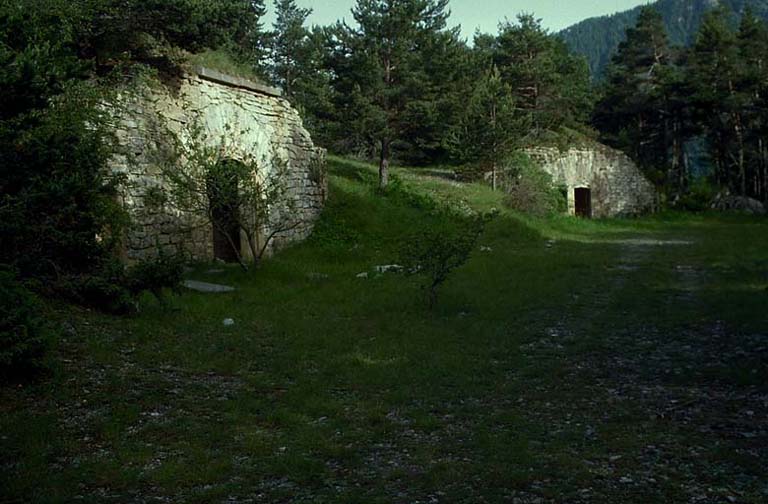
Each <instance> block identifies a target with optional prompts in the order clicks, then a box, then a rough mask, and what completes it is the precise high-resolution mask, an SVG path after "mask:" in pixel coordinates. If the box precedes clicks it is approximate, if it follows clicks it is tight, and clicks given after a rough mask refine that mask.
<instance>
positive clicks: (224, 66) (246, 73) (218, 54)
mask: <svg viewBox="0 0 768 504" xmlns="http://www.w3.org/2000/svg"><path fill="white" fill-rule="evenodd" d="M187 64H188V65H192V66H202V67H205V68H210V69H212V70H217V71H219V72H222V73H225V74H227V75H231V76H233V77H242V78H245V79H250V80H252V81H255V82H261V81H262V78H261V76H260V75H259V74H258V73H256V71H255V70H254V68H253V67H252V66H250V65H246V64H243V63H240V62H238V61H235V59H234V58H233V57H232V56H231V55H230V54H229V53H227V52H226V51H224V50H221V49H219V50H212V49H207V50H205V51H203V52H201V53H197V54H190V55H189V56H188V57H187Z"/></svg>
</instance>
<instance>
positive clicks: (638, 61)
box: [593, 7, 682, 184]
mask: <svg viewBox="0 0 768 504" xmlns="http://www.w3.org/2000/svg"><path fill="white" fill-rule="evenodd" d="M671 64H672V57H671V50H670V48H669V44H668V41H667V34H666V31H665V29H664V24H663V21H662V18H661V15H660V14H659V13H658V12H656V11H655V10H654V9H653V8H650V7H647V8H645V9H643V10H642V11H641V12H640V15H639V17H638V20H637V25H635V26H634V27H633V28H630V29H628V30H627V37H626V40H625V41H624V42H623V43H622V44H621V45H620V46H619V50H618V53H617V54H616V56H614V58H613V61H612V63H611V66H610V67H609V69H608V81H607V83H606V85H605V90H604V94H603V98H602V99H601V100H600V101H599V102H598V104H597V106H596V108H595V114H594V118H593V121H594V124H595V125H596V126H597V128H598V130H600V131H601V133H602V139H603V141H605V142H606V143H608V144H610V145H612V146H614V147H617V148H619V149H622V150H624V151H625V152H627V153H628V154H629V155H630V156H631V157H632V158H633V159H634V160H635V161H637V162H638V163H640V164H641V166H643V168H644V169H645V170H646V172H647V173H648V174H649V175H652V178H653V179H654V180H655V181H656V183H657V184H661V183H663V181H664V180H665V179H666V174H665V171H666V167H667V164H668V160H669V150H670V145H669V142H670V134H669V131H670V119H671V118H672V119H673V118H674V113H673V112H672V111H671V110H668V106H669V105H671V103H670V100H668V99H667V98H670V97H667V96H666V95H665V93H666V88H665V81H669V82H672V80H673V78H674V72H672V69H671ZM672 122H674V120H673V121H672ZM671 128H672V130H673V131H674V130H675V128H677V126H672V127H671ZM672 136H674V134H673V135H672ZM672 142H673V143H674V142H677V143H678V144H680V142H681V139H679V138H677V139H674V140H672ZM673 150H675V151H676V152H675V153H674V154H673V157H674V159H675V161H674V163H673V164H676V163H678V161H679V160H680V157H681V156H682V148H681V145H677V147H675V148H673Z"/></svg>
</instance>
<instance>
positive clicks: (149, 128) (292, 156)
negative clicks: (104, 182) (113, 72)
mask: <svg viewBox="0 0 768 504" xmlns="http://www.w3.org/2000/svg"><path fill="white" fill-rule="evenodd" d="M114 110H116V111H119V112H116V116H117V117H116V135H117V138H118V141H119V144H120V146H121V149H120V152H121V153H120V154H119V155H117V156H115V157H114V158H113V161H112V164H111V168H112V170H113V171H114V172H115V173H120V174H122V175H123V176H124V177H125V183H124V184H123V188H122V189H123V190H122V198H123V203H124V205H125V208H126V209H127V210H128V211H129V213H130V214H131V217H132V220H133V225H132V227H131V229H130V230H129V232H128V233H127V236H126V240H125V253H126V256H127V257H126V258H127V259H128V260H129V261H133V260H140V259H144V258H149V257H153V256H156V255H157V254H158V251H160V250H163V251H164V252H166V253H177V252H183V253H185V254H186V255H187V256H188V257H190V258H191V259H193V260H211V259H213V258H214V247H213V230H212V226H211V225H210V224H206V223H205V222H204V221H202V220H200V219H199V218H197V219H195V218H193V217H191V216H190V215H189V214H182V213H181V212H179V211H177V210H174V209H173V208H169V206H168V205H165V204H162V200H161V201H160V202H158V201H156V200H157V199H158V198H157V197H156V195H157V194H158V193H160V194H162V190H163V188H164V187H165V186H166V181H165V180H164V178H163V176H162V169H161V168H160V166H158V164H159V163H158V152H162V149H163V147H162V146H163V145H166V144H167V141H168V138H167V137H169V136H172V137H174V138H176V139H178V140H179V141H182V142H185V141H187V142H189V141H193V140H192V136H193V135H194V134H195V133H193V131H197V130H202V136H201V137H200V138H203V139H204V140H203V141H204V142H205V143H208V144H209V145H210V146H212V147H216V146H218V148H221V146H222V145H226V152H225V153H222V157H225V158H227V159H232V160H235V161H245V160H255V161H256V162H257V164H258V166H259V167H265V168H266V169H267V170H271V169H274V167H275V166H277V165H278V163H280V164H282V166H285V167H286V171H287V178H288V180H287V181H286V185H287V197H289V198H291V199H292V200H293V201H294V208H295V212H297V213H298V214H299V216H300V220H301V221H302V224H301V225H300V226H299V227H297V228H294V229H292V230H291V231H287V232H285V233H283V234H281V235H278V236H277V237H276V238H275V240H274V242H273V246H272V248H280V247H282V246H284V245H286V244H288V243H291V242H295V241H298V240H302V239H304V238H306V237H307V236H308V235H309V234H310V233H311V231H312V225H313V222H314V220H315V219H316V218H317V217H318V215H319V214H320V212H321V210H322V207H323V204H324V202H325V198H326V194H327V180H326V175H325V151H324V150H323V149H320V148H317V147H315V146H314V144H313V143H312V139H311V138H310V136H309V133H308V132H307V131H306V130H305V129H304V127H303V124H302V121H301V117H300V116H299V114H298V112H297V111H296V110H295V109H293V108H292V107H291V105H290V104H289V103H288V101H287V100H285V99H283V98H281V97H280V92H279V90H275V89H271V88H268V87H266V86H262V85H259V84H256V83H252V82H250V81H246V80H243V79H238V78H234V77H230V76H226V75H223V74H220V73H218V72H215V71H212V70H208V69H203V68H200V69H196V70H195V71H194V72H191V73H190V74H188V75H186V76H185V77H184V78H183V79H182V80H181V82H180V83H178V86H175V87H168V86H165V85H162V84H160V83H157V82H154V83H153V82H149V83H147V84H146V85H143V86H141V89H134V90H131V92H130V93H125V94H123V95H122V96H121V97H120V98H119V100H118V103H117V104H116V106H115V107H114ZM196 141H199V139H198V140H196ZM158 190H159V191H158ZM242 242H243V244H244V245H243V246H244V250H243V253H244V254H245V255H247V250H246V249H247V247H246V246H245V240H242Z"/></svg>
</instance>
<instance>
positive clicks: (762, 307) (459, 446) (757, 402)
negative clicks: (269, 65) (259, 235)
mask: <svg viewBox="0 0 768 504" xmlns="http://www.w3.org/2000/svg"><path fill="white" fill-rule="evenodd" d="M330 165H331V186H330V189H331V193H330V194H331V197H330V200H329V202H328V207H327V210H326V211H325V213H324V215H323V217H322V220H321V222H320V223H319V224H318V227H317V231H316V233H315V235H314V236H313V237H312V238H311V239H310V240H308V241H307V242H306V243H304V244H301V245H297V246H295V247H293V248H291V249H289V250H287V251H285V252H284V253H281V254H280V255H278V256H277V257H274V258H273V259H271V260H269V261H267V262H266V263H265V264H264V265H263V267H262V268H261V269H259V270H257V271H253V272H250V273H248V274H243V273H242V272H241V271H239V270H237V269H233V268H229V267H221V266H216V265H213V266H212V265H199V266H198V267H197V269H196V270H195V271H194V272H191V273H190V277H191V278H194V279H198V280H207V281H213V282H219V283H227V284H231V285H234V286H236V287H237V291H236V292H235V293H232V294H223V295H204V294H197V293H192V292H186V293H184V294H183V295H181V296H178V297H174V298H173V299H172V301H171V306H170V307H163V306H161V305H159V304H158V303H157V302H155V301H154V300H153V299H151V298H147V299H144V300H143V303H142V310H141V314H140V315H138V316H136V317H133V318H128V319H122V318H112V317H106V316H101V315H97V314H94V313H91V312H85V311H75V310H74V309H73V308H71V307H63V306H62V307H53V308H51V312H50V313H49V314H48V316H49V318H50V320H52V321H53V322H54V323H55V324H57V325H59V326H60V327H62V328H63V330H64V333H65V334H66V338H65V339H64V341H62V344H61V348H60V350H59V351H60V358H61V362H62V364H61V368H60V369H59V370H58V371H57V372H56V373H55V376H54V377H53V378H52V379H51V380H50V381H48V382H45V383H41V384H38V385H30V386H24V387H18V388H13V389H0V489H1V491H0V496H1V497H0V502H71V501H74V500H82V501H85V502H349V503H352V502H381V503H385V502H386V503H388V502H467V503H470V502H473V503H474V502H510V501H513V499H517V500H516V501H515V502H565V501H567V502H606V503H608V502H612V503H615V502H643V503H647V502H689V501H691V500H692V499H696V500H697V502H713V503H714V502H724V501H726V500H727V499H731V498H733V499H736V501H737V502H753V503H757V502H764V499H765V495H766V492H768V487H767V486H766V482H765V472H764V470H765V467H766V466H768V452H766V450H765V446H766V442H768V420H766V419H768V405H767V404H766V403H765V400H764V398H765V394H766V392H767V391H766V385H765V384H766V379H768V350H766V334H767V333H768V321H766V319H765V313H768V294H767V293H766V291H765V289H766V286H768V278H766V276H765V275H766V274H767V273H768V256H766V252H765V251H766V250H768V223H767V222H766V221H765V220H764V219H763V220H757V219H748V218H743V217H722V216H720V217H710V216H676V215H666V216H661V217H656V218H647V219H641V220H626V221H582V220H575V219H571V218H566V217H560V218H552V219H527V218H523V217H521V216H519V215H515V214H513V213H510V212H508V211H504V210H503V209H502V205H501V201H500V196H499V194H496V193H493V192H491V191H490V190H488V189H487V188H485V187H483V186H479V185H459V184H456V183H454V182H451V181H449V180H445V179H441V178H438V177H429V176H425V174H424V173H425V172H423V171H415V170H408V169H395V170H394V172H395V175H396V176H397V177H398V178H399V180H400V181H401V183H399V184H398V183H396V184H395V186H396V188H395V189H394V190H392V191H390V192H389V193H388V194H387V195H384V196H382V195H377V194H376V190H375V186H376V183H375V182H376V178H375V177H376V176H375V171H374V169H373V168H372V167H370V166H368V165H364V164H360V163H355V162H350V161H346V160H343V159H332V160H331V163H330ZM445 199H451V200H454V201H456V200H463V201H464V202H465V203H466V205H468V206H471V207H473V208H476V209H479V210H490V209H492V208H497V209H502V212H501V215H500V216H499V218H497V219H496V220H495V221H494V222H493V223H492V224H491V225H490V226H489V227H488V229H487V230H486V233H485V235H484V236H483V237H482V238H481V244H480V245H482V247H483V249H482V251H481V250H480V249H478V250H477V251H476V253H475V254H474V255H473V256H472V258H471V260H470V261H469V263H468V264H466V266H465V267H463V268H462V269H460V270H459V271H457V272H456V274H455V276H453V277H452V278H451V279H450V280H449V281H448V283H447V284H446V285H445V289H444V291H443V293H442V297H441V301H440V304H438V306H437V308H436V309H435V310H434V311H429V310H428V309H427V308H426V305H425V302H424V295H423V292H422V291H421V289H420V287H419V284H418V280H417V279H414V278H404V277H402V276H400V275H398V274H376V273H375V272H374V271H373V268H374V267H375V266H377V265H384V264H392V263H393V262H394V261H396V260H397V251H398V249H399V246H400V242H401V241H402V239H403V237H405V236H409V235H412V234H413V233H416V232H419V231H420V230H424V229H426V228H428V227H429V226H430V225H431V224H432V223H433V219H434V217H433V216H432V215H431V214H430V212H429V208H430V207H431V205H432V204H431V203H430V201H440V200H445ZM219 270H223V271H219ZM363 272H368V273H369V276H368V278H359V277H358V275H359V274H360V273H363ZM225 318H232V319H234V321H235V325H234V326H231V327H225V326H224V325H223V324H222V321H223V320H224V319H225ZM761 398H762V399H761Z"/></svg>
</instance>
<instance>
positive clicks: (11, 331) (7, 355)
mask: <svg viewBox="0 0 768 504" xmlns="http://www.w3.org/2000/svg"><path fill="white" fill-rule="evenodd" d="M40 309H41V308H40V304H39V302H38V301H37V299H36V298H35V296H34V295H33V294H32V293H31V292H30V291H29V290H28V289H27V288H25V287H24V286H23V285H22V284H21V283H20V282H19V280H18V278H17V277H16V275H15V274H14V273H13V272H12V271H11V270H9V269H7V268H4V267H0V382H7V381H16V380H27V379H30V378H33V377H34V376H35V375H36V374H38V373H39V372H40V371H42V370H44V369H45V367H46V366H45V361H44V358H45V353H46V350H47V347H48V340H47V337H46V331H45V329H44V326H43V323H42V318H41V316H40Z"/></svg>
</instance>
